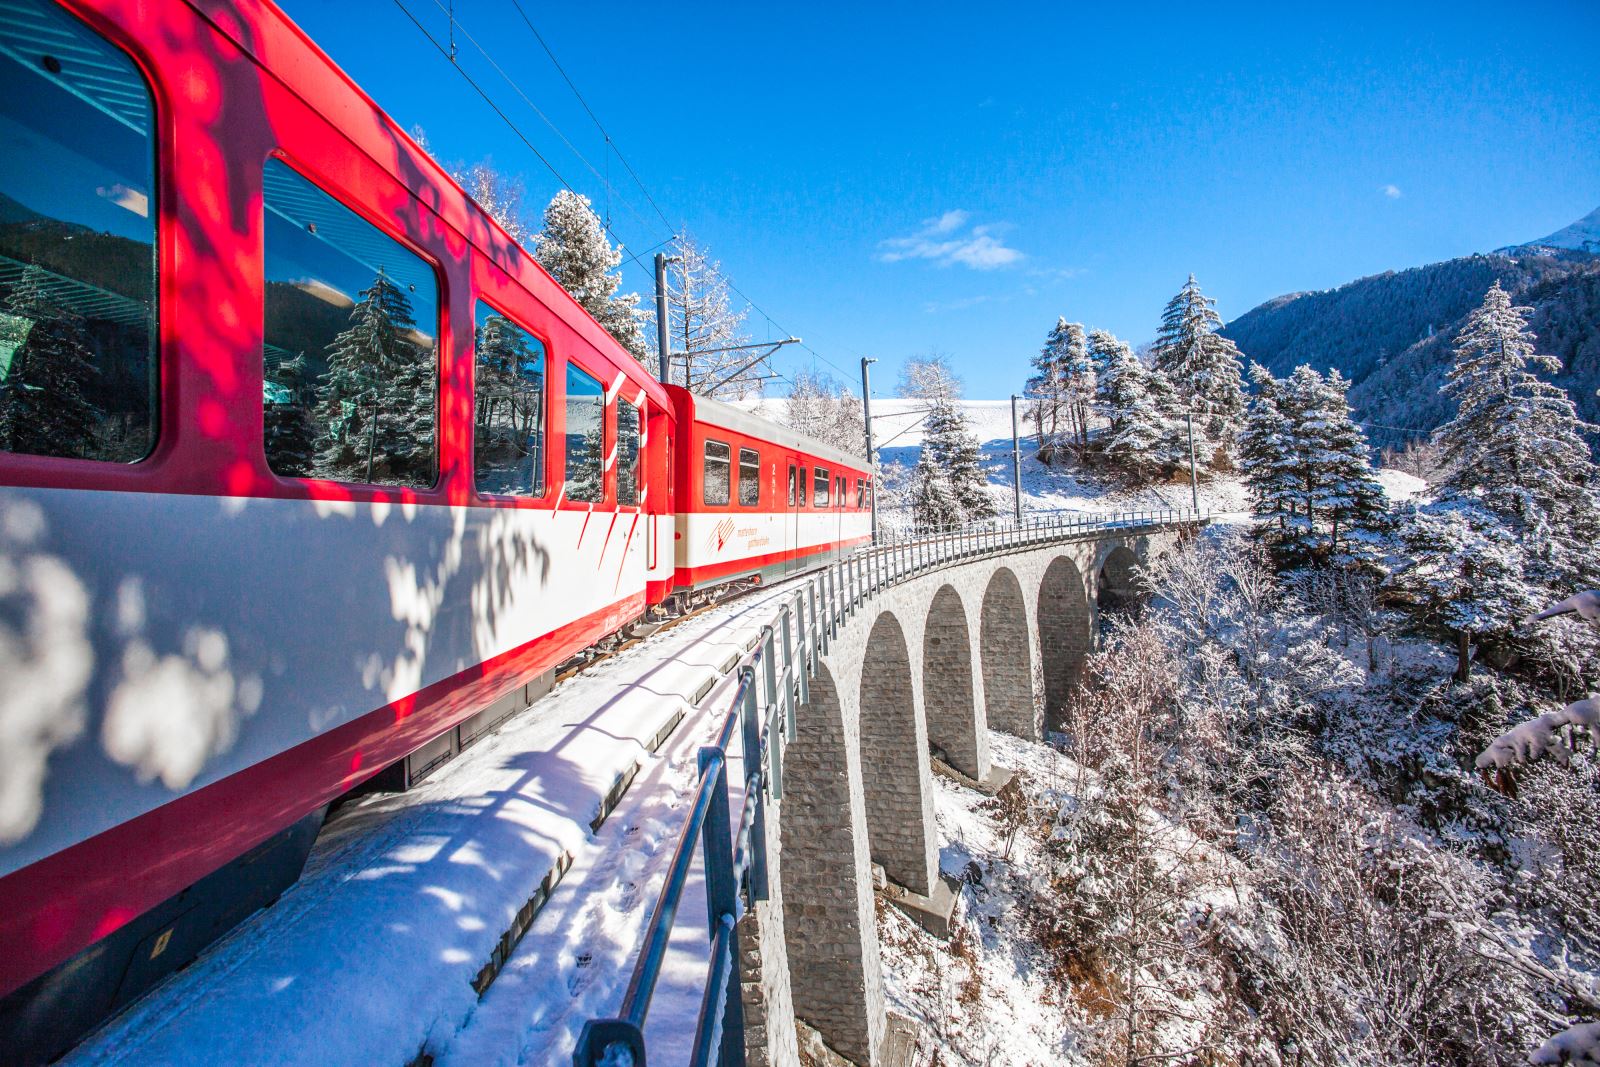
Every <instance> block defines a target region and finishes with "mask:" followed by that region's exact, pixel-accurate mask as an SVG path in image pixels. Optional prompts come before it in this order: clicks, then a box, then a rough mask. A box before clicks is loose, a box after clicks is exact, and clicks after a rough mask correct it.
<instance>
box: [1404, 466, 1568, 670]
mask: <svg viewBox="0 0 1600 1067" xmlns="http://www.w3.org/2000/svg"><path fill="white" fill-rule="evenodd" d="M1399 543H1400V547H1401V563H1400V565H1399V566H1398V567H1396V568H1395V570H1394V571H1393V572H1391V573H1390V575H1389V577H1388V579H1387V580H1386V582H1385V586H1386V589H1387V591H1388V593H1389V594H1390V595H1391V596H1392V597H1393V598H1394V599H1397V600H1399V601H1400V602H1402V603H1405V604H1407V605H1408V606H1409V607H1410V609H1411V611H1412V612H1413V614H1415V615H1417V616H1418V617H1420V618H1422V619H1424V620H1425V621H1429V622H1432V623H1435V624H1437V625H1440V626H1443V627H1444V628H1445V629H1447V630H1449V631H1450V632H1451V633H1452V634H1453V635H1454V636H1455V639H1456V675H1455V676H1456V680H1457V681H1459V682H1465V681H1467V680H1468V679H1469V678H1470V677H1471V670H1472V644H1473V642H1474V641H1476V640H1479V639H1481V638H1482V637H1483V636H1484V635H1486V634H1491V633H1503V632H1507V631H1509V630H1510V629H1511V627H1512V626H1513V625H1514V622H1515V620H1517V619H1520V618H1523V617H1525V616H1526V615H1527V614H1528V612H1529V611H1530V610H1531V609H1532V608H1534V607H1535V606H1536V605H1537V603H1538V601H1537V600H1536V599H1535V597H1534V596H1533V595H1530V592H1529V588H1528V582H1527V580H1526V578H1525V576H1524V574H1523V568H1522V555H1523V554H1522V550H1521V547H1520V546H1519V545H1518V543H1517V535H1516V534H1515V532H1513V531H1512V529H1511V528H1510V526H1509V525H1508V524H1507V523H1506V522H1505V520H1504V519H1502V518H1501V517H1500V516H1499V515H1498V514H1496V513H1495V512H1493V511H1491V510H1489V509H1488V508H1485V507H1481V506H1479V505H1477V504H1476V503H1473V502H1471V501H1468V500H1464V499H1462V498H1459V497H1458V498H1456V499H1455V500H1453V501H1450V502H1446V503H1442V504H1436V505H1432V506H1429V507H1425V508H1419V509H1417V510H1416V511H1414V512H1412V513H1411V515H1410V517H1409V518H1408V519H1407V521H1406V522H1405V523H1404V524H1403V525H1402V526H1401V527H1400V531H1399Z"/></svg>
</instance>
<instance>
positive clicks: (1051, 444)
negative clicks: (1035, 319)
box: [1023, 317, 1081, 465]
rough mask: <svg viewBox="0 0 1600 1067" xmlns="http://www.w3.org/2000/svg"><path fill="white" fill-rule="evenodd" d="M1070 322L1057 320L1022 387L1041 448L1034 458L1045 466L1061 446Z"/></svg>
mask: <svg viewBox="0 0 1600 1067" xmlns="http://www.w3.org/2000/svg"><path fill="white" fill-rule="evenodd" d="M1080 329H1081V327H1080ZM1066 335H1067V320H1066V319H1065V318H1064V317H1063V318H1061V319H1058V320H1056V325H1055V329H1053V330H1051V331H1050V333H1049V335H1048V336H1047V337H1046V338H1045V341H1044V347H1043V348H1041V349H1040V350H1039V353H1038V354H1037V355H1035V356H1034V357H1033V374H1031V375H1030V376H1029V377H1028V381H1027V384H1026V385H1025V386H1023V393H1024V394H1025V395H1026V396H1027V398H1028V415H1027V418H1028V421H1030V422H1032V423H1033V432H1034V438H1035V439H1036V440H1037V442H1038V448H1037V449H1036V450H1035V451H1034V455H1035V456H1036V457H1038V459H1039V462H1041V463H1044V464H1046V465H1048V464H1050V463H1052V462H1054V461H1055V458H1056V453H1057V451H1058V450H1059V449H1060V447H1061V422H1062V418H1063V415H1064V411H1063V409H1064V408H1065V406H1066V396H1065V394H1066V385H1065V383H1064V382H1063V380H1062V370H1063V366H1064V363H1065V361H1064V359H1063V358H1062V350H1063V349H1064V348H1065V347H1066V344H1067V336H1066Z"/></svg>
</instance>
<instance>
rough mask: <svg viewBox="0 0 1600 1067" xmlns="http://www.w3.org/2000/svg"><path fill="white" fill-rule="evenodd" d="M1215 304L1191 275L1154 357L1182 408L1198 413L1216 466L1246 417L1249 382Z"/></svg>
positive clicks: (1170, 309) (1171, 308)
mask: <svg viewBox="0 0 1600 1067" xmlns="http://www.w3.org/2000/svg"><path fill="white" fill-rule="evenodd" d="M1215 304H1216V301H1215V300H1212V299H1211V298H1210V297H1208V296H1206V295H1205V294H1204V293H1202V292H1201V291H1200V283H1199V282H1197V281H1195V278H1194V275H1193V274H1191V275H1189V280H1188V281H1187V282H1185V283H1184V286H1183V288H1182V289H1180V290H1179V291H1178V294H1177V295H1176V296H1174V297H1173V298H1172V299H1171V300H1170V301H1168V302H1167V306H1166V309H1165V310H1164V311H1163V312H1162V314H1161V328H1160V329H1159V330H1158V331H1157V333H1156V342H1155V346H1154V349H1153V355H1154V363H1155V369H1156V370H1158V371H1160V372H1161V373H1162V374H1164V375H1165V376H1166V378H1167V380H1168V381H1170V382H1171V383H1172V386H1173V388H1174V389H1175V390H1176V391H1177V396H1178V403H1179V405H1180V406H1181V407H1183V408H1185V409H1190V410H1193V411H1194V412H1195V423H1196V424H1195V429H1196V431H1197V432H1198V431H1202V430H1203V431H1204V433H1205V436H1206V438H1207V440H1208V442H1209V443H1210V446H1211V449H1210V450H1211V451H1212V452H1213V453H1214V455H1215V457H1216V458H1215V460H1214V462H1217V463H1224V464H1225V463H1227V462H1229V461H1230V460H1231V458H1232V449H1233V437H1234V434H1235V433H1236V432H1237V431H1238V429H1239V424H1240V421H1241V419H1242V417H1243V414H1244V383H1243V380H1242V377H1241V373H1242V358H1241V357H1240V355H1239V350H1238V349H1237V348H1235V347H1234V344H1233V342H1232V341H1230V340H1228V339H1227V338H1226V337H1223V336H1222V335H1220V334H1219V333H1217V330H1218V329H1220V328H1221V326H1222V318H1221V316H1219V315H1218V314H1217V312H1216V309H1215V306H1214V305H1215Z"/></svg>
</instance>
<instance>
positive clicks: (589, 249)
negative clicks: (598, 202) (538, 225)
mask: <svg viewBox="0 0 1600 1067" xmlns="http://www.w3.org/2000/svg"><path fill="white" fill-rule="evenodd" d="M533 256H534V258H535V259H537V260H538V261H539V263H540V265H542V266H543V267H544V269H545V270H547V271H549V272H550V276H551V277H552V278H554V279H555V280H556V281H557V282H558V283H560V285H561V288H563V289H565V290H566V291H567V292H568V293H570V294H571V295H572V298H573V299H574V300H576V301H577V302H578V303H579V304H581V305H583V309H584V310H585V311H587V312H588V313H589V314H590V315H593V316H594V319H595V321H596V322H598V323H599V324H600V325H601V326H604V327H605V329H606V332H607V333H609V334H611V336H612V337H614V338H616V340H617V343H618V344H620V345H622V347H623V348H626V349H627V350H628V351H629V352H630V353H632V355H633V357H634V358H635V359H637V360H639V361H640V362H641V363H645V362H647V361H648V359H649V351H648V350H647V349H646V347H645V341H644V330H643V326H642V321H643V320H642V318H641V316H640V314H639V310H638V305H639V295H638V294H637V293H623V294H621V295H618V293H617V289H618V288H619V287H620V286H621V285H622V275H621V274H617V273H613V272H614V271H616V269H617V267H618V265H619V264H621V262H622V250H621V248H620V247H618V248H613V247H612V245H611V242H610V241H608V240H606V235H605V230H604V229H603V228H602V227H601V225H600V218H599V216H598V215H596V214H595V213H594V209H593V208H591V207H590V206H589V198H588V197H586V196H582V195H580V194H578V193H574V192H572V191H571V190H569V189H563V190H561V191H560V192H559V193H557V194H556V195H555V196H554V197H552V198H551V200H550V203H549V204H547V205H546V206H545V209H544V229H543V230H542V231H541V232H540V233H539V236H538V239H537V240H536V241H535V242H534V247H533Z"/></svg>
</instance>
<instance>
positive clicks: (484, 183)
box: [450, 159, 536, 248]
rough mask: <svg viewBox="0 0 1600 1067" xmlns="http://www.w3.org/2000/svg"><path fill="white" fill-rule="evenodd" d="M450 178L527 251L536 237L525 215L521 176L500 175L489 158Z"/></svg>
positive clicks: (524, 194) (524, 191) (524, 188)
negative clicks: (531, 240) (529, 243)
mask: <svg viewBox="0 0 1600 1067" xmlns="http://www.w3.org/2000/svg"><path fill="white" fill-rule="evenodd" d="M450 176H451V177H452V178H454V179H455V180H456V184H458V185H460V186H461V188H462V189H465V190H466V193H467V195H468V196H470V197H472V199H473V200H475V201H477V204H478V206H479V207H481V208H483V210H484V211H486V212H488V214H489V217H490V218H492V219H494V221H496V222H498V223H499V224H500V228H501V229H503V230H505V231H506V233H508V234H510V235H511V239H512V240H513V241H515V242H517V244H519V245H522V246H523V247H524V248H526V247H527V246H528V240H529V238H531V237H535V236H536V235H535V234H534V232H533V230H532V228H531V227H530V226H529V225H528V220H527V216H526V215H524V214H523V201H524V199H525V198H526V196H527V195H528V189H527V186H526V185H525V184H524V183H523V181H522V178H521V177H520V176H515V177H513V176H510V175H506V174H502V173H500V172H499V171H498V170H495V168H494V164H493V163H491V162H490V161H489V160H487V159H480V160H479V161H478V162H476V163H474V164H472V165H471V166H469V167H466V168H459V167H458V168H455V169H453V170H452V171H451V172H450Z"/></svg>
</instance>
